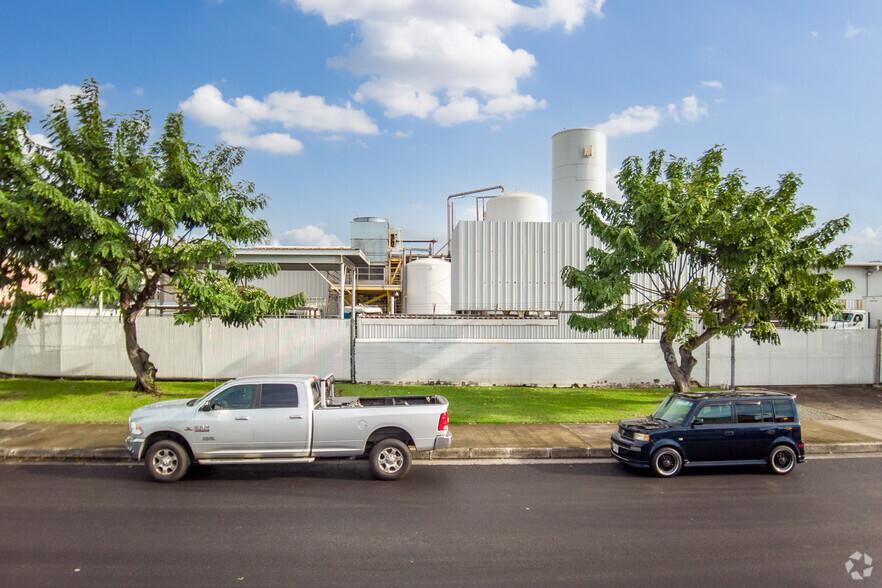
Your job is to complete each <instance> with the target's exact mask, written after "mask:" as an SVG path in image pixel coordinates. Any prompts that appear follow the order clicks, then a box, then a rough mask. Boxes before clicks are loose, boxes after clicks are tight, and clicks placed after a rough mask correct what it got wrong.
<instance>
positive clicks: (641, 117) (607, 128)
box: [595, 106, 662, 137]
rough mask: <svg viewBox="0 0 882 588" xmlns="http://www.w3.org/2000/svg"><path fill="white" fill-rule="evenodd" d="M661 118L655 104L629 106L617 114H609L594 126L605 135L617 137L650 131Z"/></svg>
mask: <svg viewBox="0 0 882 588" xmlns="http://www.w3.org/2000/svg"><path fill="white" fill-rule="evenodd" d="M661 120H662V113H661V112H659V110H658V108H656V107H655V106H631V107H630V108H628V109H626V110H624V111H622V112H620V113H619V114H611V115H610V116H609V120H608V121H606V122H605V123H601V124H599V125H597V126H596V127H595V128H596V129H597V130H598V131H601V132H603V133H604V134H606V136H607V137H618V136H622V135H633V134H635V133H645V132H648V131H651V130H652V129H654V128H655V127H657V126H658V125H659V123H660V122H661Z"/></svg>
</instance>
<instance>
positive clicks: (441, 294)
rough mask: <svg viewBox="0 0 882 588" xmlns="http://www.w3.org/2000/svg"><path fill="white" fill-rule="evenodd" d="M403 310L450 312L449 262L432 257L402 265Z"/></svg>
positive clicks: (408, 311)
mask: <svg viewBox="0 0 882 588" xmlns="http://www.w3.org/2000/svg"><path fill="white" fill-rule="evenodd" d="M404 312H405V313H407V314H450V262H449V261H445V260H443V259H436V258H434V257H427V258H425V259H418V260H416V261H412V262H410V263H408V264H407V265H406V266H404Z"/></svg>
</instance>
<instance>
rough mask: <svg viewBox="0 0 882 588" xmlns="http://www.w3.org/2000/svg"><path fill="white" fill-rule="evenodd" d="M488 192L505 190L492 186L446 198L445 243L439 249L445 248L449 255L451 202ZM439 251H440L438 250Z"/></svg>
mask: <svg viewBox="0 0 882 588" xmlns="http://www.w3.org/2000/svg"><path fill="white" fill-rule="evenodd" d="M490 190H502V191H503V192H505V188H504V187H503V186H492V187H490V188H481V189H480V190H469V191H468V192H459V193H458V194H451V195H450V196H448V197H447V243H445V244H444V246H443V247H441V249H444V247H447V253H448V254H449V253H450V239H451V234H452V233H453V200H454V199H456V198H462V197H463V196H468V195H470V194H480V193H481V192H489V191H490ZM439 251H440V250H439Z"/></svg>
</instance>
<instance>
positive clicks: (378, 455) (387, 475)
mask: <svg viewBox="0 0 882 588" xmlns="http://www.w3.org/2000/svg"><path fill="white" fill-rule="evenodd" d="M410 461H411V457H410V449H408V448H407V445H405V444H404V443H402V442H401V441H399V440H398V439H383V440H382V441H380V442H378V443H377V444H376V445H374V448H373V449H371V472H372V473H373V474H374V477H376V478H379V479H380V480H400V479H401V478H403V477H404V476H406V475H407V472H409V471H410Z"/></svg>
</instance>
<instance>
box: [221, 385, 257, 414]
mask: <svg viewBox="0 0 882 588" xmlns="http://www.w3.org/2000/svg"><path fill="white" fill-rule="evenodd" d="M252 396H254V384H247V385H242V386H232V387H230V388H227V389H226V390H224V391H223V392H221V393H220V394H218V395H217V396H215V397H214V398H212V399H211V409H212V410H229V409H242V408H251V397H252Z"/></svg>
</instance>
